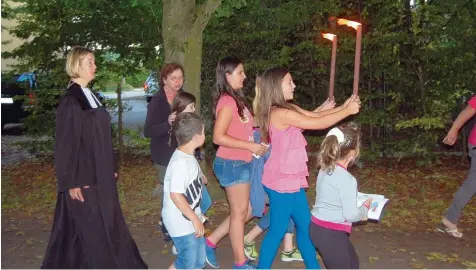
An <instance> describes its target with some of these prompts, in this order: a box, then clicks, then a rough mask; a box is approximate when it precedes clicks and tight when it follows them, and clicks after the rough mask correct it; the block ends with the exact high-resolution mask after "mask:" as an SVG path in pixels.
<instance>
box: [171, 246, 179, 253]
mask: <svg viewBox="0 0 476 270" xmlns="http://www.w3.org/2000/svg"><path fill="white" fill-rule="evenodd" d="M172 253H173V254H174V255H177V254H178V252H177V249H176V248H175V245H173V246H172Z"/></svg>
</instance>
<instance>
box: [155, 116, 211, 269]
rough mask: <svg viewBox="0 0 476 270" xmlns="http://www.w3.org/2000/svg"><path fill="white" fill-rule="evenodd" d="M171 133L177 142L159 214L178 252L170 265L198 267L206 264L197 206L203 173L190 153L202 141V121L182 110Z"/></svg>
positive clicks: (168, 168)
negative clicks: (160, 213)
mask: <svg viewBox="0 0 476 270" xmlns="http://www.w3.org/2000/svg"><path fill="white" fill-rule="evenodd" d="M172 135H175V137H176V138H177V142H178V145H179V146H178V148H177V150H175V152H174V154H173V155H172V158H171V159H170V162H169V165H168V166H167V171H166V172H165V178H164V203H163V207H162V217H163V221H164V225H165V227H166V228H167V230H168V232H169V234H170V236H171V237H172V241H173V242H174V245H175V247H176V249H177V252H178V254H177V259H176V260H175V262H174V263H173V264H172V265H171V266H170V268H169V269H200V268H204V267H205V238H204V237H203V235H204V233H205V228H204V227H203V221H205V219H204V216H203V215H202V213H201V210H200V202H201V200H202V179H201V175H202V173H201V170H200V166H199V164H198V162H197V160H196V159H195V157H194V155H193V153H194V151H195V149H196V148H198V147H200V146H202V145H203V143H204V142H205V131H204V122H203V120H202V119H201V118H200V117H199V116H198V115H196V114H193V113H181V114H180V115H178V116H177V118H176V119H175V121H174V123H173V125H172Z"/></svg>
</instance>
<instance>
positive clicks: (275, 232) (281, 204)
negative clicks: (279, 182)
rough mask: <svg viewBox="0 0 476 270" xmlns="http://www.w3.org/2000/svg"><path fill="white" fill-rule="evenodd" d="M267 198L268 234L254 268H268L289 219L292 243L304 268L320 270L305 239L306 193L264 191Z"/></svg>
mask: <svg viewBox="0 0 476 270" xmlns="http://www.w3.org/2000/svg"><path fill="white" fill-rule="evenodd" d="M264 189H265V191H266V193H268V196H269V214H270V218H271V222H270V226H269V229H268V232H267V233H266V235H265V236H264V239H263V242H262V243H261V249H260V250H261V254H260V258H259V263H258V268H260V269H271V266H272V264H273V261H274V257H276V253H277V252H278V248H279V246H280V244H281V241H282V240H283V237H284V235H285V234H286V231H287V227H288V222H289V219H290V218H291V219H293V221H294V223H295V224H296V242H297V247H298V249H299V251H300V252H301V255H302V258H303V259H304V264H305V265H306V268H307V269H320V268H321V267H320V265H319V263H318V262H317V258H316V255H317V254H316V249H315V248H314V245H313V244H312V241H311V238H310V237H309V225H310V224H311V212H310V210H309V206H308V204H307V199H306V193H305V191H304V189H302V188H301V189H300V190H299V191H298V192H294V193H279V192H276V191H274V190H271V189H268V188H266V187H265V188H264Z"/></svg>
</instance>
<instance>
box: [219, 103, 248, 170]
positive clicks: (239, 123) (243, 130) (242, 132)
mask: <svg viewBox="0 0 476 270" xmlns="http://www.w3.org/2000/svg"><path fill="white" fill-rule="evenodd" d="M223 107H228V108H230V109H231V110H232V111H233V118H232V119H231V122H230V125H229V126H228V130H227V131H226V134H227V135H229V136H231V137H233V138H236V139H239V140H243V141H253V116H252V115H251V113H250V111H249V110H248V109H246V108H245V109H244V110H243V113H244V116H245V119H241V117H240V115H239V114H238V106H237V105H236V102H235V100H234V99H233V98H232V97H230V96H228V95H223V96H221V97H220V99H219V100H218V103H217V108H216V115H217V116H218V112H219V111H220V109H222V108H223ZM216 155H217V157H221V158H226V159H231V160H244V161H246V162H250V161H251V158H252V156H251V152H250V151H248V150H243V149H233V148H227V147H224V146H220V147H218V150H217V154H216Z"/></svg>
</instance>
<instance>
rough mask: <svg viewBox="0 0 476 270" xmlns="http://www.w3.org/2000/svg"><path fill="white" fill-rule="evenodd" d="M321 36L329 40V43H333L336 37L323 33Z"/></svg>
mask: <svg viewBox="0 0 476 270" xmlns="http://www.w3.org/2000/svg"><path fill="white" fill-rule="evenodd" d="M322 36H323V37H324V38H325V39H328V40H330V41H333V40H334V38H335V37H336V35H334V34H331V33H323V34H322Z"/></svg>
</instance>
